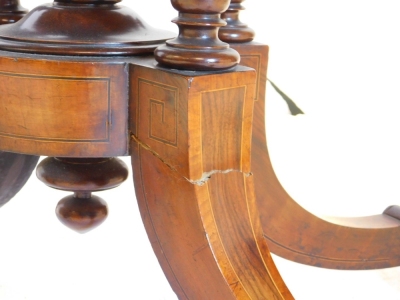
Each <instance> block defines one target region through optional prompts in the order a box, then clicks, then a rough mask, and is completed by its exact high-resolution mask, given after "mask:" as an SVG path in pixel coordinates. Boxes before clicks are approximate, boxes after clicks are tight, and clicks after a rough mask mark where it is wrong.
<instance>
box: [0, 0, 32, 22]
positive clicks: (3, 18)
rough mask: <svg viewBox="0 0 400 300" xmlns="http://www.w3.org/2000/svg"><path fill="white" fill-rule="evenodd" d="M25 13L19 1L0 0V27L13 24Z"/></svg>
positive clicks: (26, 11) (25, 10)
mask: <svg viewBox="0 0 400 300" xmlns="http://www.w3.org/2000/svg"><path fill="white" fill-rule="evenodd" d="M27 13H28V10H27V9H25V8H23V7H22V6H21V5H20V3H19V0H0V25H2V24H10V23H15V22H17V21H18V20H19V19H21V18H22V17H23V16H25V15H26V14H27Z"/></svg>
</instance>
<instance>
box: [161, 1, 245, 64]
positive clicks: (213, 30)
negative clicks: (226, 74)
mask: <svg viewBox="0 0 400 300" xmlns="http://www.w3.org/2000/svg"><path fill="white" fill-rule="evenodd" d="M171 3H172V5H173V7H174V8H175V9H176V10H177V11H179V16H178V17H177V18H175V19H174V20H173V22H174V23H176V24H177V25H178V27H179V36H178V37H177V38H176V39H173V40H168V41H167V42H166V44H165V45H162V46H160V47H158V48H157V49H156V51H155V57H156V60H157V61H158V62H159V63H161V64H163V65H165V66H169V67H172V68H179V69H189V70H219V69H227V68H231V67H233V66H235V65H237V64H238V62H239V60H240V57H239V54H238V53H237V52H236V51H234V50H232V49H230V48H229V45H228V44H227V43H224V42H221V40H219V38H218V30H219V28H220V27H221V26H224V25H225V24H226V22H225V21H223V20H222V19H221V18H220V14H221V13H222V12H224V11H225V10H226V9H227V8H228V5H229V0H214V1H212V0H205V1H204V0H203V1H199V0H188V1H180V0H171Z"/></svg>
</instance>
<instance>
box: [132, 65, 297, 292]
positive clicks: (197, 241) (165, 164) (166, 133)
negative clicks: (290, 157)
mask: <svg viewBox="0 0 400 300" xmlns="http://www.w3.org/2000/svg"><path fill="white" fill-rule="evenodd" d="M173 72H174V71H163V70H160V69H154V68H153V67H149V68H146V67H135V69H134V70H133V72H132V74H131V80H132V91H133V93H134V94H135V95H132V98H133V99H134V101H133V104H132V107H131V115H132V116H136V117H135V122H134V124H133V125H132V126H131V128H133V129H134V131H133V134H132V147H131V149H132V166H133V173H134V181H135V189H136V195H137V198H138V203H139V207H140V211H141V214H142V218H143V222H144V224H145V227H146V230H147V233H148V236H149V238H150V241H151V244H152V246H153V249H154V251H155V253H156V255H157V257H158V260H159V262H160V264H161V266H162V268H163V270H164V273H165V274H166V276H167V278H168V280H169V282H170V284H171V285H172V287H173V289H174V291H175V292H176V294H177V295H178V297H179V298H180V299H224V300H228V299H293V297H292V296H291V294H290V292H289V290H288V289H287V288H286V286H285V284H284V282H283V280H282V278H281V277H280V275H279V273H278V271H277V269H276V267H275V265H274V263H273V261H272V259H271V257H270V254H269V250H268V247H267V244H266V241H265V240H264V238H263V233H262V229H261V225H260V220H259V214H258V210H257V207H256V203H255V196H254V190H253V188H254V187H253V176H252V174H251V173H250V147H249V146H250V139H251V121H252V107H253V95H254V89H253V88H254V72H252V71H249V70H242V71H241V72H232V73H220V74H214V75H210V74H208V75H207V74H206V73H195V72H188V73H187V74H185V72H184V71H183V72H180V73H178V72H176V73H173ZM211 104H212V105H211ZM178 125H179V126H178Z"/></svg>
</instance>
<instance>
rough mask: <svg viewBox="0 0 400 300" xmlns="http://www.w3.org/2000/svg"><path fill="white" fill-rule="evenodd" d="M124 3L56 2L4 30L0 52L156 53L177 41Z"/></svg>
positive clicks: (98, 54) (104, 54) (101, 0)
mask: <svg viewBox="0 0 400 300" xmlns="http://www.w3.org/2000/svg"><path fill="white" fill-rule="evenodd" d="M117 2H119V1H103V0H100V1H76V0H75V1H54V3H53V4H44V5H41V6H38V7H36V8H35V9H33V10H32V11H31V12H30V13H29V15H28V16H27V17H26V18H24V19H23V20H21V22H18V23H16V24H13V25H12V26H7V27H3V28H0V49H3V50H10V51H18V52H28V53H41V54H45V53H46V54H61V55H96V56H109V55H113V56H118V55H133V54H143V53H151V52H153V51H154V49H155V48H156V47H157V46H159V45H161V44H162V43H164V42H165V40H166V39H170V38H172V37H174V34H172V33H170V32H166V31H163V30H156V29H154V28H152V27H151V26H149V25H148V24H147V23H146V22H144V21H143V20H141V18H140V17H139V16H138V15H137V14H136V13H135V12H133V11H132V10H131V9H129V8H127V7H124V6H119V5H118V6H117V5H114V4H115V3H117Z"/></svg>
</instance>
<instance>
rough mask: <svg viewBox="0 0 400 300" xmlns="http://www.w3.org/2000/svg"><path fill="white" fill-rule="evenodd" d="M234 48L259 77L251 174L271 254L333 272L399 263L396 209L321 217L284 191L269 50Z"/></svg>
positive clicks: (246, 46) (399, 231)
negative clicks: (270, 123) (271, 130)
mask: <svg viewBox="0 0 400 300" xmlns="http://www.w3.org/2000/svg"><path fill="white" fill-rule="evenodd" d="M231 47H232V48H234V49H236V50H237V51H238V52H239V53H240V54H241V56H242V63H243V64H246V65H248V66H250V67H252V68H255V69H256V70H257V74H258V80H259V82H258V95H257V99H258V101H255V107H254V121H253V139H252V172H253V173H254V182H255V191H256V198H257V203H258V208H259V210H260V213H261V223H262V227H263V230H264V236H265V239H266V241H267V242H268V245H269V247H270V249H271V251H272V252H273V253H275V254H277V255H279V256H282V257H284V258H286V259H289V260H292V261H295V262H299V263H303V264H308V265H312V266H317V267H323V268H332V269H344V270H360V269H376V268H389V267H394V266H398V265H400V221H399V219H398V218H396V212H397V211H398V208H397V207H392V208H389V209H388V210H387V211H386V212H385V213H384V214H377V215H375V216H366V217H357V218H342V217H340V216H338V217H335V218H325V219H322V218H320V217H318V216H315V215H313V214H311V213H310V212H308V211H306V210H305V209H304V208H303V207H301V206H300V205H299V204H297V202H296V201H295V199H292V198H291V197H290V195H289V194H288V193H287V192H286V191H285V189H284V187H282V185H281V183H280V182H279V180H278V178H277V176H276V175H275V172H274V169H273V166H272V163H271V160H270V157H269V154H268V148H267V144H268V141H267V137H266V133H265V88H266V72H267V61H268V47H267V46H265V45H261V44H257V43H243V44H231ZM267 109H268V106H267ZM321 201H323V199H321Z"/></svg>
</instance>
